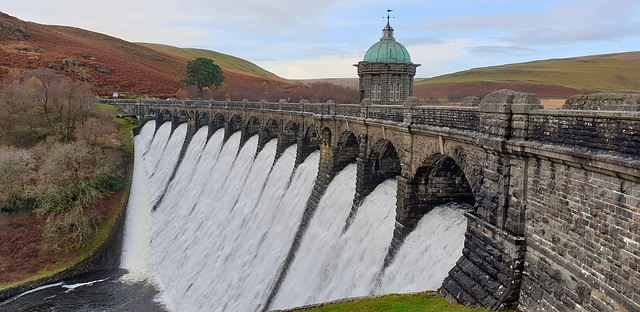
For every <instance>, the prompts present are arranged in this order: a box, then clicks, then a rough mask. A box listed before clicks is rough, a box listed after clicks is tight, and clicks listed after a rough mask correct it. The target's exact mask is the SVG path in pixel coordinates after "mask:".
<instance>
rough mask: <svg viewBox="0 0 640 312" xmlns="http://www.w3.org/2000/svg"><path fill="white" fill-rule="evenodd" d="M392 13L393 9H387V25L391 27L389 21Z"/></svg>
mask: <svg viewBox="0 0 640 312" xmlns="http://www.w3.org/2000/svg"><path fill="white" fill-rule="evenodd" d="M391 12H393V10H392V9H387V25H389V19H391V18H392V17H391Z"/></svg>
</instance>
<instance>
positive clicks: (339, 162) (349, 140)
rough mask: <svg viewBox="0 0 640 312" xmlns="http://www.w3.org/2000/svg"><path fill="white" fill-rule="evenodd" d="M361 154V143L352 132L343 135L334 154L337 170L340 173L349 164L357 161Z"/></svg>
mask: <svg viewBox="0 0 640 312" xmlns="http://www.w3.org/2000/svg"><path fill="white" fill-rule="evenodd" d="M359 154H360V142H358V139H357V138H356V136H355V135H354V134H353V132H351V131H345V132H344V133H342V135H341V136H340V138H338V142H337V143H336V149H335V152H334V154H333V155H334V161H335V170H336V171H340V170H342V169H343V168H344V167H346V166H347V165H348V164H350V163H353V162H355V161H356V159H357V157H358V155H359Z"/></svg>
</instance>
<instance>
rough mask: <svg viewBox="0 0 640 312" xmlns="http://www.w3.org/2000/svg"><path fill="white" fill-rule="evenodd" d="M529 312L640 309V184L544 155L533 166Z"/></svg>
mask: <svg viewBox="0 0 640 312" xmlns="http://www.w3.org/2000/svg"><path fill="white" fill-rule="evenodd" d="M528 176H529V187H528V194H527V195H528V200H527V210H526V232H525V233H526V240H527V253H526V257H525V260H526V262H525V263H526V264H525V267H524V273H523V276H524V277H523V282H522V284H523V285H522V291H521V294H520V297H521V299H520V305H521V308H522V309H523V310H525V311H543V310H544V311H567V310H582V309H584V310H587V311H640V246H639V243H638V242H640V211H639V208H640V184H638V182H637V181H629V180H624V179H621V178H619V177H616V176H614V175H606V174H603V173H598V172H594V171H587V170H584V169H581V168H576V167H570V166H567V165H564V164H559V163H556V162H552V161H549V160H542V159H538V160H537V161H535V162H532V163H530V164H529V167H528Z"/></svg>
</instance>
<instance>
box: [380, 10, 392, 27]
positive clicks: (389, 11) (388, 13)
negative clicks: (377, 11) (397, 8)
mask: <svg viewBox="0 0 640 312" xmlns="http://www.w3.org/2000/svg"><path fill="white" fill-rule="evenodd" d="M391 12H393V10H391V9H387V24H388V23H389V19H391V18H395V17H391V15H390V14H391ZM382 18H384V16H383V17H382Z"/></svg>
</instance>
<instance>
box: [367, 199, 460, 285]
mask: <svg viewBox="0 0 640 312" xmlns="http://www.w3.org/2000/svg"><path fill="white" fill-rule="evenodd" d="M466 229H467V218H466V217H465V216H464V211H463V210H462V209H460V205H459V204H455V203H450V204H445V205H441V206H438V207H436V208H434V209H433V210H431V211H430V212H429V213H428V214H426V215H425V216H424V217H423V218H422V219H421V220H420V221H419V222H418V225H417V226H416V229H415V230H414V231H413V232H411V233H410V234H409V235H408V236H407V238H406V240H405V242H404V244H403V245H402V247H400V250H398V253H397V254H396V257H395V259H394V261H393V263H392V264H391V265H390V266H389V267H388V268H387V269H386V270H385V273H384V276H383V278H382V282H381V286H380V288H379V289H378V290H377V291H376V292H377V293H379V294H389V293H399V292H400V293H402V292H405V293H406V292H417V291H424V290H436V289H438V288H440V285H441V284H442V281H443V280H444V279H445V277H447V273H448V272H449V270H451V268H453V266H454V265H455V264H456V261H458V259H459V258H460V256H462V249H463V247H464V233H465V232H466Z"/></svg>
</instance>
